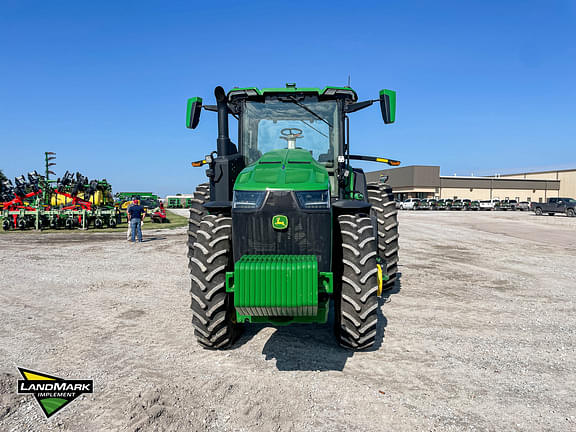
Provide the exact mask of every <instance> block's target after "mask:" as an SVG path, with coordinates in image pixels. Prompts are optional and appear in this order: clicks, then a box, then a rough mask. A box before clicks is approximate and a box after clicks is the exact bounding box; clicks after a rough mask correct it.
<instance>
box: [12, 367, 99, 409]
mask: <svg viewBox="0 0 576 432" xmlns="http://www.w3.org/2000/svg"><path fill="white" fill-rule="evenodd" d="M18 370H19V371H20V375H22V378H24V379H20V380H18V394H32V395H34V399H36V402H38V405H40V408H41V409H42V412H43V413H44V415H45V416H46V418H49V417H52V416H53V415H54V414H56V413H57V412H58V411H60V410H61V409H62V408H64V407H65V406H66V405H68V404H69V403H70V402H72V401H73V400H74V399H76V398H77V397H78V396H80V395H81V394H82V393H92V391H93V388H94V381H92V380H69V379H64V378H58V377H56V376H52V375H48V374H45V373H44V372H36V371H33V370H29V369H22V368H18Z"/></svg>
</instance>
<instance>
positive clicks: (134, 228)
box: [130, 218, 142, 241]
mask: <svg viewBox="0 0 576 432" xmlns="http://www.w3.org/2000/svg"><path fill="white" fill-rule="evenodd" d="M141 222H142V221H141V220H140V219H136V218H132V219H130V232H131V234H130V235H131V240H132V241H134V240H136V232H138V241H142V224H141Z"/></svg>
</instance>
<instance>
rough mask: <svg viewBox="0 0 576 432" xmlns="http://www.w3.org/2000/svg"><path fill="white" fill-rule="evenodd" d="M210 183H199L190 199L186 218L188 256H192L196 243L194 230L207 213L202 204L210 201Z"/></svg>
mask: <svg viewBox="0 0 576 432" xmlns="http://www.w3.org/2000/svg"><path fill="white" fill-rule="evenodd" d="M209 188H210V185H209V184H208V183H202V184H199V185H198V186H197V187H196V191H195V192H194V198H192V199H191V201H192V203H191V205H190V217H189V219H188V258H192V257H193V256H194V243H196V231H197V230H198V227H199V226H200V221H201V220H202V218H203V217H204V216H205V215H206V214H207V212H206V209H205V208H204V204H205V203H206V202H207V201H210V190H209Z"/></svg>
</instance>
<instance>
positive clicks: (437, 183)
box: [366, 165, 576, 201]
mask: <svg viewBox="0 0 576 432" xmlns="http://www.w3.org/2000/svg"><path fill="white" fill-rule="evenodd" d="M382 175H387V176H388V177H389V181H388V183H390V185H391V186H392V188H393V190H394V195H395V197H396V198H397V199H400V200H404V199H406V198H452V199H456V198H461V199H465V198H468V199H472V200H489V199H501V200H504V199H515V200H517V201H545V200H546V198H550V197H560V196H562V197H576V169H573V170H559V171H543V172H533V173H520V174H506V175H499V176H495V177H475V176H441V175H440V167H439V166H425V165H411V166H406V167H401V168H393V169H386V170H380V171H373V172H368V173H366V177H367V180H368V181H377V180H378V179H379V178H380V176H382Z"/></svg>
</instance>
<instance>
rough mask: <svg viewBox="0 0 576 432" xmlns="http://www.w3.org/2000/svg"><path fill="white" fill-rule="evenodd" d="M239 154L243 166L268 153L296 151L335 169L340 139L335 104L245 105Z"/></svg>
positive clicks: (284, 100)
mask: <svg viewBox="0 0 576 432" xmlns="http://www.w3.org/2000/svg"><path fill="white" fill-rule="evenodd" d="M241 124H242V128H241V134H242V141H241V142H242V144H241V149H240V150H241V152H242V153H243V154H244V156H245V157H246V164H252V163H254V162H256V161H257V160H258V159H260V157H262V155H263V154H264V153H266V152H269V151H271V150H278V149H286V148H299V149H305V150H308V151H310V153H311V154H312V157H314V159H316V160H317V161H318V162H320V163H322V164H323V165H325V166H327V167H331V166H334V162H335V160H334V158H335V157H337V153H338V140H339V139H340V138H339V137H340V119H339V109H338V103H337V102H336V101H334V100H328V101H322V102H319V101H318V98H316V97H311V96H307V97H304V98H302V97H300V98H297V97H295V96H286V97H281V98H277V99H266V100H265V101H264V102H256V101H246V103H245V106H244V109H243V110H242V118H241Z"/></svg>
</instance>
